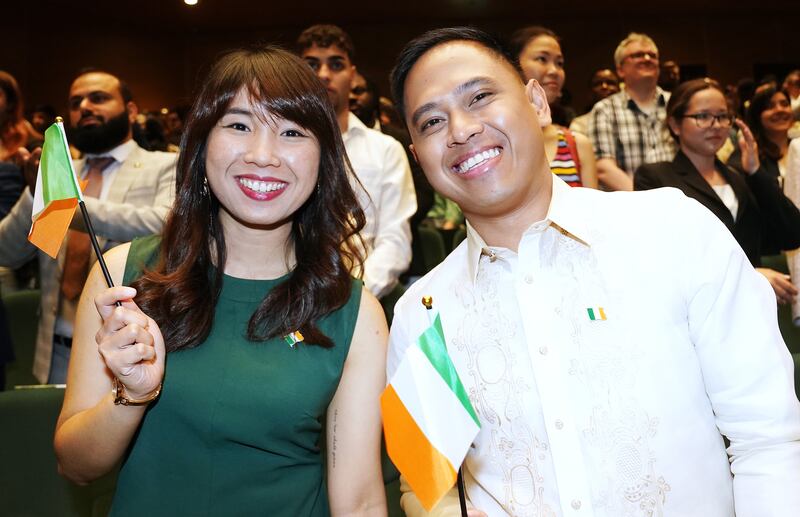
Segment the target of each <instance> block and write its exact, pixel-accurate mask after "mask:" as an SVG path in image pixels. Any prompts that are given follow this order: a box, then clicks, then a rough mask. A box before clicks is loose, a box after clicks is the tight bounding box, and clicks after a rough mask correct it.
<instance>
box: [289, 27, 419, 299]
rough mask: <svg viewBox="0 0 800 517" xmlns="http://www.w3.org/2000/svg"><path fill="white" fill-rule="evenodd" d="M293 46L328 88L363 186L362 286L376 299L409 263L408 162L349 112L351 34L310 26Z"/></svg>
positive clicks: (412, 202)
mask: <svg viewBox="0 0 800 517" xmlns="http://www.w3.org/2000/svg"><path fill="white" fill-rule="evenodd" d="M297 47H298V52H299V53H300V56H301V57H302V58H303V59H305V61H306V62H307V63H308V64H309V66H311V68H312V69H313V70H314V71H315V72H316V73H317V76H318V77H319V78H320V80H321V81H322V82H323V84H324V85H325V87H326V89H327V90H328V97H329V98H330V100H331V103H332V104H333V108H334V111H335V112H336V118H337V119H338V121H339V128H340V129H341V131H342V138H343V139H344V145H345V148H346V149H347V157H348V158H349V160H350V164H351V165H352V166H353V172H355V175H356V176H357V178H358V180H359V181H360V182H361V184H362V185H363V186H364V189H360V188H356V191H357V192H358V196H359V200H360V202H361V207H362V208H363V209H364V213H365V215H366V218H367V224H366V226H365V227H364V229H363V230H362V231H361V237H362V239H363V240H364V244H365V245H366V257H367V258H366V261H365V262H364V283H365V284H366V286H367V289H369V290H370V291H371V292H372V294H374V295H375V296H377V297H378V298H380V297H382V296H384V295H386V294H388V293H389V292H390V291H391V290H392V288H393V287H394V286H395V285H396V284H397V282H398V278H399V277H400V275H401V274H402V273H403V272H404V271H405V270H406V269H408V265H409V264H410V263H411V230H410V227H409V223H408V219H409V218H410V217H411V216H412V215H414V212H416V210H417V199H416V195H415V194H414V183H413V181H412V178H411V169H410V168H409V165H408V159H407V158H406V155H405V152H404V151H403V147H402V146H401V145H400V143H399V142H398V141H397V140H395V139H394V138H392V137H390V136H388V135H384V134H383V133H381V132H379V131H375V130H373V129H370V128H368V127H367V126H365V125H364V123H363V122H361V121H360V120H359V119H358V117H356V116H355V115H353V114H352V113H351V112H350V88H351V84H352V80H353V76H354V75H355V71H356V68H355V66H354V65H353V62H352V59H353V54H354V47H353V43H352V41H351V39H350V36H348V35H347V33H345V32H344V31H343V30H342V29H340V28H339V27H336V26H334V25H314V26H312V27H309V28H308V29H306V30H305V31H303V32H302V34H300V36H299V38H298V40H297ZM364 190H366V192H364Z"/></svg>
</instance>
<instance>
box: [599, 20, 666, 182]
mask: <svg viewBox="0 0 800 517" xmlns="http://www.w3.org/2000/svg"><path fill="white" fill-rule="evenodd" d="M614 61H615V63H616V65H617V75H619V77H620V79H621V80H623V81H624V82H625V89H624V90H622V91H620V92H619V93H616V94H614V95H612V96H610V97H608V98H606V99H604V100H602V101H600V102H598V103H597V104H596V105H595V106H594V109H592V116H591V117H590V120H589V138H591V140H592V143H593V144H594V150H595V155H596V156H597V177H598V179H599V180H600V182H601V183H602V184H603V186H604V187H605V188H607V189H609V190H633V173H634V171H635V170H636V169H637V168H638V167H639V166H640V165H642V164H644V163H652V162H660V161H665V160H671V159H672V158H673V156H675V146H674V145H673V143H672V141H671V139H670V137H669V132H668V131H667V129H666V127H665V126H664V120H665V119H666V105H667V101H668V100H669V93H667V92H665V91H664V90H662V89H661V88H659V87H658V76H659V71H660V69H659V66H658V47H656V44H655V42H653V40H652V39H651V38H650V37H649V36H647V35H646V34H639V33H635V32H632V33H630V34H629V35H628V37H627V38H625V39H624V40H622V42H621V43H620V44H619V46H618V47H617V50H616V51H615V52H614Z"/></svg>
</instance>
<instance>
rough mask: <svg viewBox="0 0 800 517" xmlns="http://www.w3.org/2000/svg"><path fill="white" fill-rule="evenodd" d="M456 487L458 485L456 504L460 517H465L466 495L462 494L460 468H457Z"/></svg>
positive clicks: (462, 478) (462, 483)
mask: <svg viewBox="0 0 800 517" xmlns="http://www.w3.org/2000/svg"><path fill="white" fill-rule="evenodd" d="M456 485H458V504H460V505H461V517H467V495H466V494H465V493H464V475H463V474H462V473H461V467H458V477H457V478H456Z"/></svg>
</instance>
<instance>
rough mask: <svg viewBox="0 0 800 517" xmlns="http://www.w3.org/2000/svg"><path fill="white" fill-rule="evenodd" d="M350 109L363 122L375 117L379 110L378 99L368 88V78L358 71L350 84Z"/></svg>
mask: <svg viewBox="0 0 800 517" xmlns="http://www.w3.org/2000/svg"><path fill="white" fill-rule="evenodd" d="M350 111H352V112H353V113H354V114H355V115H356V116H357V117H358V118H360V119H361V121H362V122H363V121H364V120H369V119H372V118H374V117H375V114H376V112H377V111H378V99H376V98H375V96H374V95H373V94H372V92H371V91H369V90H368V89H367V81H366V79H364V76H362V75H361V74H359V73H358V72H356V74H355V76H354V77H353V83H352V84H351V85H350Z"/></svg>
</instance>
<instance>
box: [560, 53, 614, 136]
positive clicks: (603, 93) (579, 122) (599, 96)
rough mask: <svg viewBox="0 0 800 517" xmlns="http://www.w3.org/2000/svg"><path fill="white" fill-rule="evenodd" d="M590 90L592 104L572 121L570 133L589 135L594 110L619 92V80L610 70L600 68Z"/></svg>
mask: <svg viewBox="0 0 800 517" xmlns="http://www.w3.org/2000/svg"><path fill="white" fill-rule="evenodd" d="M589 89H590V90H591V92H592V100H591V103H590V104H589V105H588V106H587V107H586V109H585V110H584V113H583V115H580V116H577V117H575V118H574V119H572V122H571V123H570V125H569V129H570V131H573V132H575V133H580V134H582V135H586V136H588V135H589V119H590V118H591V116H592V108H593V107H594V105H595V104H597V103H598V102H600V101H601V100H603V99H605V98H606V97H609V96H611V95H614V94H615V93H617V92H618V91H619V78H618V77H617V74H615V73H614V72H613V71H612V70H611V69H610V68H600V69H599V70H595V72H594V73H593V74H592V78H591V80H590V81H589Z"/></svg>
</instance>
